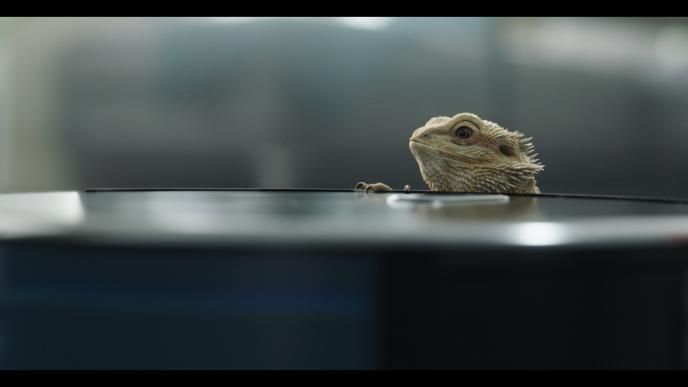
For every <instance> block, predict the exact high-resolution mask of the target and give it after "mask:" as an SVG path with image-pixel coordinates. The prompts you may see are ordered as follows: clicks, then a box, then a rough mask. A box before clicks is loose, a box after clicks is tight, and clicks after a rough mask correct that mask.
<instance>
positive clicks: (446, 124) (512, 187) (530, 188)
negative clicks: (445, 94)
mask: <svg viewBox="0 0 688 387" xmlns="http://www.w3.org/2000/svg"><path fill="white" fill-rule="evenodd" d="M409 147H410V148H411V153H412V154H413V157H414V158H415V159H416V161H417V162H418V166H419V167H420V172H421V175H422V176H423V180H424V181H425V183H426V184H427V185H428V187H429V188H430V190H432V191H450V192H492V193H540V189H539V188H538V187H537V182H536V180H535V175H536V174H537V173H538V172H540V171H542V170H543V169H544V165H542V164H540V162H539V161H538V160H537V158H536V157H537V154H536V153H535V148H534V146H533V144H532V143H531V138H526V137H525V136H524V135H523V134H522V133H520V132H517V131H509V130H507V129H505V128H503V127H501V126H499V125H498V124H496V123H494V122H490V121H487V120H483V119H481V118H480V117H478V116H477V115H475V114H471V113H460V114H457V115H455V116H454V117H434V118H432V119H430V121H428V122H427V123H426V124H425V125H424V126H422V127H420V128H418V129H416V130H415V131H414V132H413V135H412V136H411V139H410V141H409Z"/></svg>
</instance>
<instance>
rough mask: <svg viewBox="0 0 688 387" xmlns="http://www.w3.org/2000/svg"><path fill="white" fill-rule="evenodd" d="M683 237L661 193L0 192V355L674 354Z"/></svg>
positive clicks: (391, 362) (470, 359)
mask: <svg viewBox="0 0 688 387" xmlns="http://www.w3.org/2000/svg"><path fill="white" fill-rule="evenodd" d="M687 241H688V204H686V203H684V202H680V201H672V200H639V199H630V198H626V199H619V198H616V199H615V198H603V197H584V196H570V195H539V196H528V195H508V196H504V195H470V194H441V193H427V192H414V193H411V194H405V193H401V192H394V193H386V194H368V195H366V194H363V193H361V192H352V191H324V190H310V191H301V190H158V191H150V190H148V191H145V190H141V191H137V190H96V191H80V192H77V191H70V192H48V193H18V194H4V195H0V369H36V368H39V369H142V368H143V369H145V368H148V369H151V368H152V369H209V368H211V369H212V368H215V369H380V368H382V369H385V368H402V369H406V368H421V369H427V368H450V369H453V368H459V369H465V368H468V369H473V368H477V369H483V368H537V369H542V368H605V369H606V368H686V365H688V360H687V359H688V355H686V354H688V351H687V350H686V348H688V344H687V343H688V339H687V336H686V333H685V332H687V330H686V317H685V316H686V315H687V314H686V310H687V309H686V305H688V304H687V303H686V300H688V291H686V289H688V275H687V274H686V273H688V260H686V256H687V255H686V247H687V246H688V243H687ZM292 247H295V248H292Z"/></svg>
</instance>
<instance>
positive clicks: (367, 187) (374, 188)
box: [354, 182, 392, 192]
mask: <svg viewBox="0 0 688 387" xmlns="http://www.w3.org/2000/svg"><path fill="white" fill-rule="evenodd" d="M354 189H357V190H362V191H365V192H385V191H391V190H392V187H390V186H388V185H387V184H383V183H373V184H368V183H364V182H360V183H358V184H356V187H354Z"/></svg>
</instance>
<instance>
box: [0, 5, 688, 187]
mask: <svg viewBox="0 0 688 387" xmlns="http://www.w3.org/2000/svg"><path fill="white" fill-rule="evenodd" d="M463 111H468V112H474V113H476V114H478V115H480V116H482V117H483V118H486V119H489V120H492V121H496V122H498V123H500V124H502V125H503V126H505V127H507V128H510V129H517V130H520V131H522V132H525V133H526V134H527V135H528V136H533V137H534V141H535V145H536V148H537V150H538V153H539V154H540V158H541V160H542V161H543V163H544V164H545V165H546V169H545V171H544V172H543V173H542V174H541V175H540V176H539V179H538V180H539V182H540V187H541V188H542V190H543V192H567V193H596V194H623V195H650V196H669V197H688V179H686V176H688V163H686V162H685V157H686V154H688V20H687V19H685V18H621V19H619V18H0V191H1V192H17V191H46V190H63V189H83V188H94V187H101V188H102V187H142V188H147V187H163V188H164V187H178V188H189V187H226V188H234V187H248V188H251V187H255V188H344V189H349V188H352V187H353V185H354V184H355V183H356V182H357V181H360V180H365V181H384V182H386V183H388V184H390V185H392V186H394V187H396V188H399V187H403V185H404V184H411V186H412V187H413V188H415V189H425V185H424V183H423V182H422V180H421V178H420V174H419V172H418V167H417V165H416V163H415V161H414V160H413V158H412V156H411V154H410V152H409V150H408V142H407V141H408V137H409V135H410V134H411V132H412V131H413V130H414V129H416V128H417V127H419V126H422V125H423V124H424V123H425V122H426V121H427V120H428V119H429V118H430V117H433V116H438V115H454V114H455V113H458V112H463Z"/></svg>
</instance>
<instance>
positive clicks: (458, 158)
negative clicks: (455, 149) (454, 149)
mask: <svg viewBox="0 0 688 387" xmlns="http://www.w3.org/2000/svg"><path fill="white" fill-rule="evenodd" d="M410 141H411V144H413V145H415V146H418V147H420V148H425V149H427V150H430V151H432V152H435V153H437V154H438V155H439V156H440V157H443V158H446V159H452V160H456V161H461V162H464V163H468V164H480V160H476V159H474V158H471V157H467V156H462V155H458V154H455V153H449V152H447V151H445V150H442V149H437V148H435V147H432V146H430V145H428V144H426V143H424V142H422V141H418V140H417V139H415V138H411V140H410Z"/></svg>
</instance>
